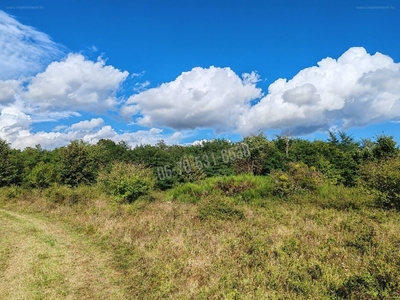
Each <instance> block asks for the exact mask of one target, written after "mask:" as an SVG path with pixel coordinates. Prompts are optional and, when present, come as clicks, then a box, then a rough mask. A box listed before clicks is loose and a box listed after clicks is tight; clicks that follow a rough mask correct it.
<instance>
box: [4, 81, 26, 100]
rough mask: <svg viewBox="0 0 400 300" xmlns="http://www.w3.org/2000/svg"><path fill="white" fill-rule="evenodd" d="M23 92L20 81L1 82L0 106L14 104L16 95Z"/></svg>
mask: <svg viewBox="0 0 400 300" xmlns="http://www.w3.org/2000/svg"><path fill="white" fill-rule="evenodd" d="M20 92H21V87H20V82H19V81H18V80H5V81H2V80H0V105H5V104H10V103H13V102H14V101H15V100H16V99H15V95H17V94H18V93H20Z"/></svg>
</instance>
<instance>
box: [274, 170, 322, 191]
mask: <svg viewBox="0 0 400 300" xmlns="http://www.w3.org/2000/svg"><path fill="white" fill-rule="evenodd" d="M272 176H273V178H274V188H273V194H274V195H276V196H280V197H286V196H288V195H292V194H295V193H298V192H303V191H315V190H316V189H317V188H318V186H319V185H320V184H322V183H323V175H322V174H321V173H319V172H317V171H316V169H315V168H314V167H310V168H309V167H308V166H307V165H306V164H304V163H289V171H288V172H283V171H281V170H278V171H275V172H273V173H272Z"/></svg>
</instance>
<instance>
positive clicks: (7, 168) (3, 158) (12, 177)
mask: <svg viewBox="0 0 400 300" xmlns="http://www.w3.org/2000/svg"><path fill="white" fill-rule="evenodd" d="M13 162H14V159H13V155H12V151H11V148H10V145H9V144H8V143H7V142H6V141H4V140H2V139H0V187H2V186H7V185H11V184H15V183H16V177H17V174H16V171H17V170H16V168H15V164H14V163H13Z"/></svg>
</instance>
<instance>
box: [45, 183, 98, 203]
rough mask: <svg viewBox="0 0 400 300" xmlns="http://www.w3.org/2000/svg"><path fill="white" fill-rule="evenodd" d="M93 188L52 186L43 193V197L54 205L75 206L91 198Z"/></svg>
mask: <svg viewBox="0 0 400 300" xmlns="http://www.w3.org/2000/svg"><path fill="white" fill-rule="evenodd" d="M93 194H94V187H90V186H78V187H73V188H72V187H68V186H66V185H59V184H54V185H52V186H50V187H49V188H47V189H45V190H44V191H43V196H44V197H45V198H47V199H48V200H50V201H51V202H53V203H56V204H65V205H75V204H78V203H85V201H87V200H88V199H90V198H93Z"/></svg>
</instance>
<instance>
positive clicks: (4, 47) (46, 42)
mask: <svg viewBox="0 0 400 300" xmlns="http://www.w3.org/2000/svg"><path fill="white" fill-rule="evenodd" d="M0 49H1V51H0V80H6V79H18V78H20V77H25V76H29V75H32V74H35V73H37V72H38V71H41V70H42V69H43V67H45V66H46V65H47V64H48V63H49V62H50V61H52V60H53V59H54V58H57V57H60V56H62V47H61V46H60V45H58V44H56V43H54V42H53V41H52V40H51V39H50V37H49V36H48V35H46V34H45V33H43V32H40V31H38V30H36V29H35V28H33V27H31V26H26V25H23V24H21V23H20V22H18V21H17V20H16V19H15V18H13V17H12V16H10V15H8V14H7V13H5V12H3V11H0Z"/></svg>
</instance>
